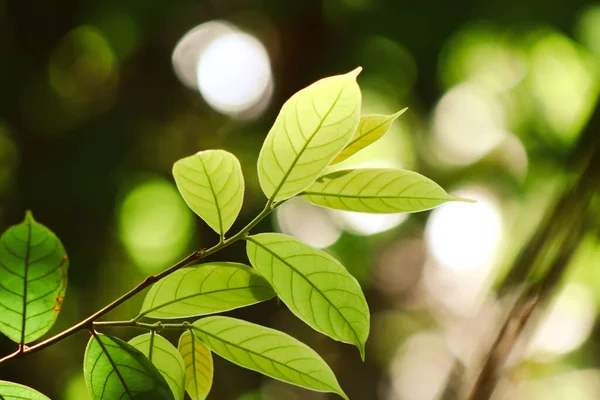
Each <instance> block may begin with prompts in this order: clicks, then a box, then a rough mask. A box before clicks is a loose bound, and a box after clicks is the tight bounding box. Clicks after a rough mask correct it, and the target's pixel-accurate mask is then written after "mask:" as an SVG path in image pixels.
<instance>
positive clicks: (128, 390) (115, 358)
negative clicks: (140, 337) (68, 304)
mask: <svg viewBox="0 0 600 400" xmlns="http://www.w3.org/2000/svg"><path fill="white" fill-rule="evenodd" d="M83 374H84V377H85V383H86V385H87V388H88V390H89V392H90V394H91V396H92V399H93V400H174V397H173V393H171V389H170V388H169V385H168V384H167V381H165V378H163V376H162V375H161V374H160V372H158V370H157V369H156V367H155V366H154V365H152V363H151V362H150V361H149V360H148V359H147V358H146V356H144V355H143V354H142V353H141V352H140V351H139V350H137V349H136V348H135V347H133V346H131V345H130V344H127V343H126V342H124V341H122V340H121V339H118V338H115V337H112V336H106V335H102V334H97V336H93V337H91V338H90V341H89V342H88V345H87V348H86V350H85V358H84V360H83Z"/></svg>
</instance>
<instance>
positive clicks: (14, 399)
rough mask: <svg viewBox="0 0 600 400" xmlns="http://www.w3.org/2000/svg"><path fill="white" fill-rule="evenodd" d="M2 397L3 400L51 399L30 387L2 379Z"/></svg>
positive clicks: (0, 383)
mask: <svg viewBox="0 0 600 400" xmlns="http://www.w3.org/2000/svg"><path fill="white" fill-rule="evenodd" d="M0 399H3V400H50V398H49V397H47V396H44V395H43V394H41V393H40V392H38V391H36V390H33V389H32V388H30V387H27V386H24V385H19V384H17V383H13V382H7V381H0Z"/></svg>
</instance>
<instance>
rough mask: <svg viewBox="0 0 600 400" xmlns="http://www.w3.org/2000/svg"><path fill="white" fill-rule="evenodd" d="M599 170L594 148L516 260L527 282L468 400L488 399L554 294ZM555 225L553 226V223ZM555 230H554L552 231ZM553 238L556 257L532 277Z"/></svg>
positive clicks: (599, 153) (581, 228) (581, 230)
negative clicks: (521, 339)
mask: <svg viewBox="0 0 600 400" xmlns="http://www.w3.org/2000/svg"><path fill="white" fill-rule="evenodd" d="M599 167H600V148H599V147H598V145H595V146H594V147H592V149H591V156H590V157H589V160H588V162H587V164H586V165H585V168H584V170H583V171H582V173H581V174H580V175H579V177H578V179H577V181H576V182H575V183H574V185H573V186H572V188H571V190H569V191H567V192H566V194H565V195H564V196H563V198H562V199H561V200H560V201H559V202H558V204H559V205H560V206H557V207H554V208H553V209H551V210H550V211H549V213H548V215H547V216H546V218H545V221H546V222H545V223H544V224H542V225H541V226H540V228H539V230H538V234H536V236H535V238H534V240H532V241H531V242H530V243H529V244H528V246H526V247H525V249H524V250H523V252H522V253H521V256H520V257H518V258H517V259H516V261H515V264H514V266H513V270H515V269H519V270H526V271H527V272H528V278H529V279H528V281H526V282H525V285H526V286H525V289H524V290H523V291H522V292H521V294H520V295H519V297H518V299H517V301H516V302H515V303H514V305H513V306H512V308H511V309H510V311H509V313H508V315H507V317H506V318H505V319H504V321H503V323H502V327H501V329H500V331H499V332H498V334H497V336H496V338H495V340H494V342H493V344H492V346H491V348H490V350H489V352H488V354H487V356H486V358H485V360H484V362H483V365H482V367H481V370H480V373H479V375H478V377H477V380H476V381H475V384H474V385H473V388H472V389H471V392H470V394H469V396H468V400H488V399H490V398H491V397H492V395H493V394H494V391H495V389H496V386H497V384H498V382H499V380H500V378H501V376H502V372H503V368H504V365H505V363H506V360H507V359H508V356H509V355H510V353H511V352H512V350H513V348H514V347H515V344H516V343H517V340H518V339H519V337H520V335H521V333H522V332H523V330H524V328H525V325H526V324H527V322H528V321H529V320H530V317H531V315H532V313H533V311H534V310H535V308H536V307H537V306H538V305H539V304H540V303H541V302H543V301H544V300H546V299H547V298H548V297H549V296H550V294H551V293H552V292H553V290H554V288H555V287H556V286H557V284H558V283H559V281H560V278H561V277H562V275H563V273H564V271H565V270H566V268H567V266H568V264H569V260H570V259H571V257H572V255H573V253H574V252H575V250H576V249H577V245H578V243H579V240H580V238H581V237H582V235H583V234H584V233H585V227H584V223H585V216H586V211H587V209H588V206H589V203H590V201H591V199H592V196H593V195H594V193H596V191H597V187H598V177H597V173H596V171H597V169H598V168H599ZM552 222H554V225H555V226H553V223H552ZM553 228H554V229H553ZM552 239H560V240H561V242H560V247H559V250H558V254H556V256H554V257H553V260H552V261H551V263H550V266H549V267H548V268H547V269H546V271H544V272H545V273H544V275H543V276H542V277H541V278H538V279H536V278H534V277H532V275H533V270H532V266H533V265H534V264H535V262H536V259H537V258H538V257H540V254H541V252H542V250H543V249H544V247H545V246H546V245H548V243H549V242H551V240H552Z"/></svg>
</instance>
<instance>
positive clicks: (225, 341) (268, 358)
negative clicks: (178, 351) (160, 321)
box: [192, 326, 339, 393]
mask: <svg viewBox="0 0 600 400" xmlns="http://www.w3.org/2000/svg"><path fill="white" fill-rule="evenodd" d="M192 329H196V330H198V331H200V332H202V333H204V334H205V335H207V336H210V337H211V338H214V339H216V340H218V341H220V342H223V343H225V344H228V345H230V346H232V347H235V348H237V349H240V350H243V351H246V352H248V353H250V354H254V355H255V356H258V357H262V358H264V359H266V360H269V361H271V362H272V363H274V364H278V365H281V366H283V367H285V368H289V369H291V370H292V371H294V372H296V373H298V374H300V375H303V376H307V377H309V378H311V379H314V380H315V381H317V382H320V383H321V384H323V385H325V386H327V387H328V388H330V389H331V390H332V391H333V392H334V393H339V391H338V389H337V388H335V387H333V386H331V385H330V384H329V383H327V382H323V381H322V380H320V379H317V378H315V377H314V376H312V375H309V374H307V373H306V372H302V371H299V370H297V369H296V368H294V367H290V366H289V365H287V364H284V363H283V362H281V361H279V360H276V359H273V358H270V357H267V356H264V355H262V354H260V353H257V352H256V351H253V350H249V349H247V348H245V347H242V346H239V345H238V344H236V343H232V342H230V341H229V340H225V339H223V338H220V337H218V336H217V335H215V334H212V333H210V332H207V331H205V330H202V329H200V328H198V327H197V326H193V327H192ZM292 361H293V360H292ZM282 375H283V374H282ZM284 377H285V376H284ZM286 379H287V378H286ZM288 381H289V380H288Z"/></svg>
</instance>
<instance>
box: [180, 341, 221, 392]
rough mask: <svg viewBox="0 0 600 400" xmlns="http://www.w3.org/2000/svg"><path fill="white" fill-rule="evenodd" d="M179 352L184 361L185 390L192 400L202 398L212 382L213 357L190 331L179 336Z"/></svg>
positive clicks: (208, 390)
mask: <svg viewBox="0 0 600 400" xmlns="http://www.w3.org/2000/svg"><path fill="white" fill-rule="evenodd" d="M177 347H178V348H179V352H180V353H181V356H182V357H183V362H184V363H185V381H186V390H187V393H188V394H189V395H190V397H191V398H192V400H204V399H206V396H208V393H209V392H210V388H211V386H212V382H213V374H214V367H213V359H212V354H211V353H210V350H209V349H208V347H206V346H205V345H204V344H203V343H202V342H201V341H200V340H198V338H197V337H196V336H195V335H193V334H192V333H191V332H190V331H186V332H184V333H183V334H182V335H181V337H180V338H179V346H177Z"/></svg>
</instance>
